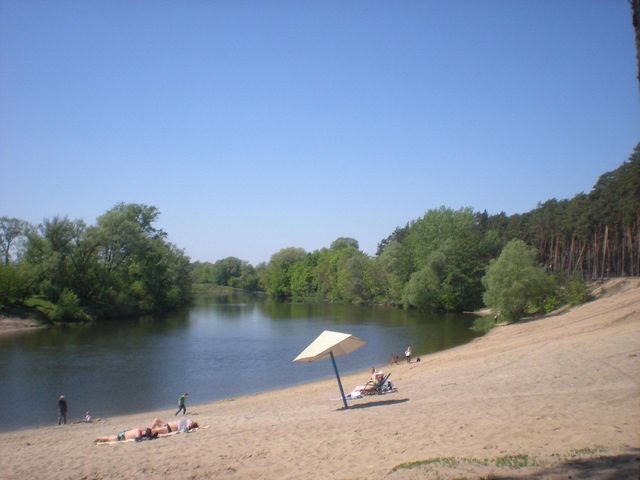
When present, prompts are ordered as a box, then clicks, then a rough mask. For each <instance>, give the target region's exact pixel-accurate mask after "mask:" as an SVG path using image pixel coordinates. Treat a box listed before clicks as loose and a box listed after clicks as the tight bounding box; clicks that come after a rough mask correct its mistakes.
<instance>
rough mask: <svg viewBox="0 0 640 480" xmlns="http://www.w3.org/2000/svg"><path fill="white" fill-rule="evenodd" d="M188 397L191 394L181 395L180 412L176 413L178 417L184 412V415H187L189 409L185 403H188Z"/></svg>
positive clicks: (179, 401)
mask: <svg viewBox="0 0 640 480" xmlns="http://www.w3.org/2000/svg"><path fill="white" fill-rule="evenodd" d="M188 396H189V394H188V393H185V394H183V395H180V398H178V411H177V412H176V415H178V414H179V413H180V412H182V414H183V415H185V414H186V413H187V407H186V405H185V401H186V397H188Z"/></svg>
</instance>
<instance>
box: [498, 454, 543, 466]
mask: <svg viewBox="0 0 640 480" xmlns="http://www.w3.org/2000/svg"><path fill="white" fill-rule="evenodd" d="M533 465H534V462H533V460H532V459H530V458H529V455H504V456H503V457H498V458H496V467H506V468H524V467H531V466H533Z"/></svg>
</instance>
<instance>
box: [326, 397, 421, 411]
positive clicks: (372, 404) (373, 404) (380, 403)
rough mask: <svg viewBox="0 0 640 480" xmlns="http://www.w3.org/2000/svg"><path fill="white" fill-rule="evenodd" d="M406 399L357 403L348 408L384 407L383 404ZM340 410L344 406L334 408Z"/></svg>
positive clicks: (393, 403) (400, 401) (405, 399)
mask: <svg viewBox="0 0 640 480" xmlns="http://www.w3.org/2000/svg"><path fill="white" fill-rule="evenodd" d="M408 401H409V399H408V398H398V399H394V400H378V401H377V402H367V403H357V404H355V405H349V410H355V409H356V408H370V407H384V406H385V405H395V404H397V403H405V402H408ZM342 410H345V408H344V407H342V408H336V411H342Z"/></svg>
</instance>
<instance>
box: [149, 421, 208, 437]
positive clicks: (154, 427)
mask: <svg viewBox="0 0 640 480" xmlns="http://www.w3.org/2000/svg"><path fill="white" fill-rule="evenodd" d="M198 427H199V425H198V422H192V421H191V420H189V419H188V418H181V419H180V420H178V421H177V422H167V421H165V420H162V419H160V418H156V419H154V420H153V422H152V423H151V426H150V428H151V431H152V432H153V433H154V434H165V433H172V432H183V433H184V432H189V431H191V430H195V429H196V428H198Z"/></svg>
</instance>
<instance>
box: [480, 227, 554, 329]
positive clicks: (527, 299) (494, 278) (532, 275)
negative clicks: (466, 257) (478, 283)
mask: <svg viewBox="0 0 640 480" xmlns="http://www.w3.org/2000/svg"><path fill="white" fill-rule="evenodd" d="M536 256H537V252H536V250H535V248H533V247H529V246H528V245H526V244H525V243H524V242H523V241H522V240H517V239H516V240H512V241H510V242H509V243H508V244H507V245H506V246H505V247H504V249H503V250H502V253H501V254H500V256H499V257H498V258H497V259H496V260H493V261H491V263H490V264H489V268H488V269H487V274H486V275H485V276H484V277H483V279H482V283H483V284H484V286H485V293H484V301H485V304H486V305H487V306H488V307H490V308H491V309H492V310H493V311H494V312H495V313H496V314H498V315H499V317H500V318H502V319H504V320H510V321H513V320H518V319H519V318H521V317H523V316H524V315H526V314H528V313H535V312H539V311H541V310H543V309H544V302H545V300H546V299H547V298H548V297H549V296H551V295H553V293H554V291H555V286H554V282H553V279H552V277H551V276H550V275H549V274H547V273H546V272H545V271H544V269H543V268H542V267H541V266H539V265H538V264H537V260H536Z"/></svg>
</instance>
